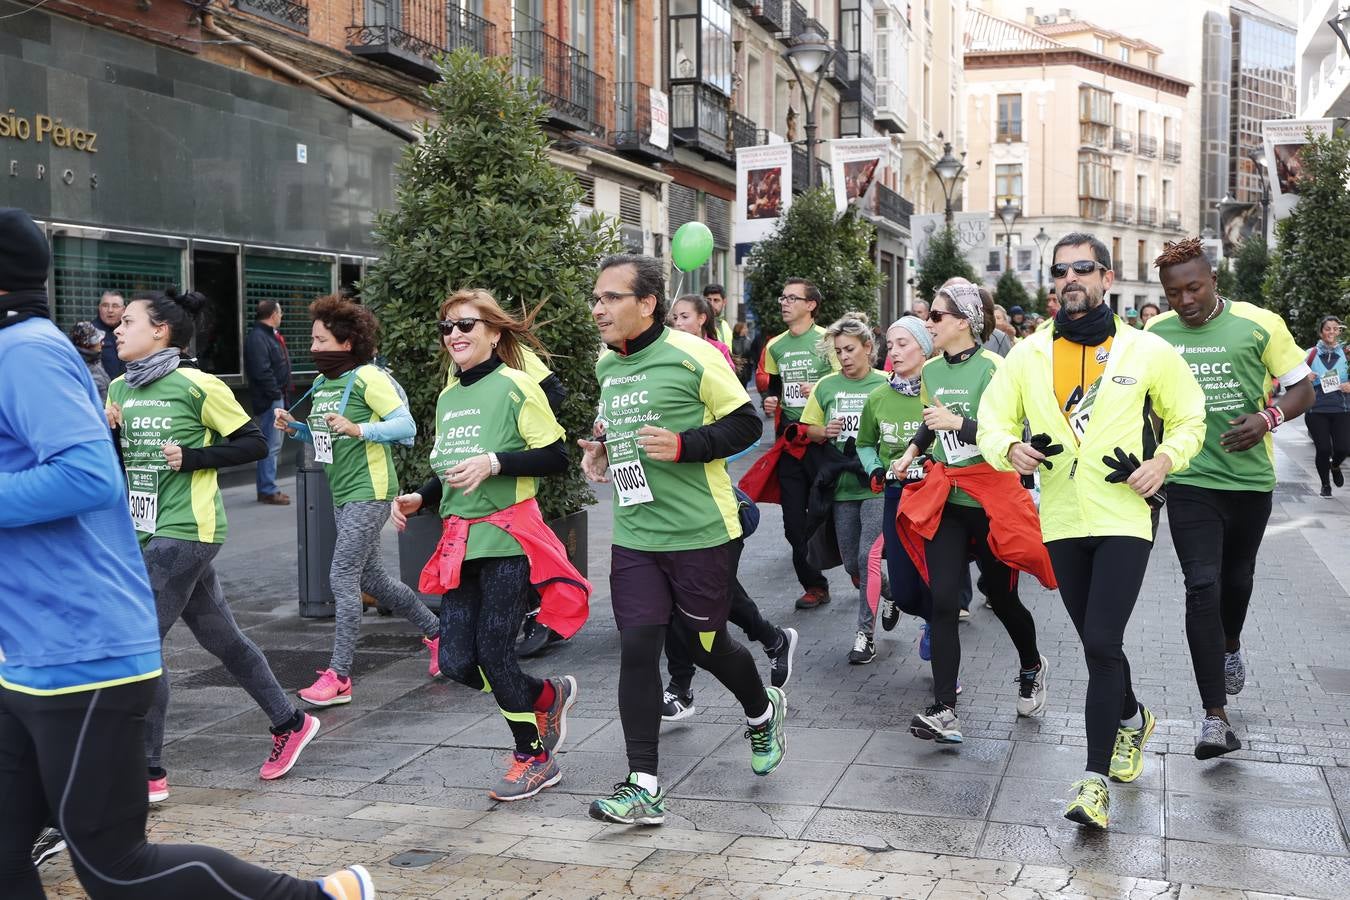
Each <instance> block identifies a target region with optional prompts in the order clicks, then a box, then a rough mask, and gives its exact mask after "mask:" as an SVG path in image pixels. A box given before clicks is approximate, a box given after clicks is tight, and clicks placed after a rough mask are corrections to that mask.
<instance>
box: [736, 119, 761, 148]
mask: <svg viewBox="0 0 1350 900" xmlns="http://www.w3.org/2000/svg"><path fill="white" fill-rule="evenodd" d="M759 133H760V132H759V126H758V125H756V124H755V120H754V119H751V118H748V117H746V116H743V115H741V114H740V113H738V112H733V113H732V114H731V146H732V148H733V149H736V148H740V147H754V146H757V145H759V144H760V143H762V141H760V139H759Z"/></svg>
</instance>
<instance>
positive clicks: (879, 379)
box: [801, 369, 887, 500]
mask: <svg viewBox="0 0 1350 900" xmlns="http://www.w3.org/2000/svg"><path fill="white" fill-rule="evenodd" d="M886 386H887V385H886V375H885V373H883V372H878V371H877V370H876V369H868V370H867V374H866V375H864V376H863V377H862V378H859V379H858V380H856V381H854V380H853V379H851V378H849V377H847V376H846V375H844V373H843V372H834V373H832V374H830V375H826V376H825V377H824V378H822V379H820V381H818V382H816V387H815V390H813V391H811V396H810V397H809V398H807V401H806V408H805V409H803V410H802V418H801V422H802V424H803V425H820V426H824V425H826V424H828V423H829V421H830V420H831V419H841V420H842V421H843V423H844V427H843V428H842V429H841V430H840V431H839V436H838V437H837V438H835V439H834V442H833V443H834V445H835V447H837V448H838V449H839V450H841V451H842V450H843V449H844V445H845V444H847V443H848V441H849V439H850V438H853V439H854V440H855V441H857V440H860V438H859V429H860V427H861V425H862V412H863V407H864V406H865V405H866V403H867V398H868V396H869V395H871V393H872V391H874V390H876V389H877V388H878V387H886ZM875 496H876V494H873V493H872V488H871V487H870V486H869V485H866V484H862V483H860V482H859V481H858V476H856V475H853V474H850V473H848V472H845V473H844V474H843V475H840V476H839V480H838V481H837V482H835V486H834V498H835V499H836V500H870V499H872V498H873V497H875Z"/></svg>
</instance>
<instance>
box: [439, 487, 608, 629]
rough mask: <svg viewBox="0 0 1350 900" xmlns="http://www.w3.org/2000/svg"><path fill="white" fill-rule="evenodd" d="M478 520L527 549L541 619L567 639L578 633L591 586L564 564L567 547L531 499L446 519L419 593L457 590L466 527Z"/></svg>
mask: <svg viewBox="0 0 1350 900" xmlns="http://www.w3.org/2000/svg"><path fill="white" fill-rule="evenodd" d="M479 522H488V523H490V524H492V525H496V526H497V527H498V528H500V529H502V530H503V531H505V532H506V533H507V534H509V535H511V537H513V538H515V539H516V540H517V541H518V542H519V543H520V547H521V549H522V550H524V551H525V556H526V557H527V558H528V559H529V561H530V584H532V585H534V587H535V589H536V590H538V591H539V598H540V602H539V621H540V622H541V623H542V624H544V625H547V626H548V627H549V628H552V629H553V630H554V631H556V632H558V634H560V635H562V636H563V637H565V638H570V637H571V636H572V635H574V634H576V633H577V632H578V631H580V630H581V626H582V625H584V624H586V617H587V616H589V615H590V598H591V583H590V582H589V581H587V580H586V579H585V578H583V577H582V575H581V573H580V572H578V571H577V570H576V567H575V566H573V565H572V563H571V561H570V560H568V558H567V550H566V548H564V547H563V545H562V542H561V541H559V540H558V536H557V535H556V534H554V533H553V530H552V529H551V528H549V527H548V526H547V525H545V524H544V517H543V516H542V515H540V513H539V504H538V503H536V502H535V500H534V498H533V497H531V498H530V499H528V500H522V501H521V502H519V503H516V504H514V505H512V506H508V507H507V508H506V509H502V510H498V511H497V512H495V513H493V514H492V515H490V516H483V517H482V518H479V519H462V518H460V517H459V516H451V517H450V518H448V519H446V520H445V527H444V530H443V531H442V532H441V541H440V543H439V544H437V545H436V550H435V552H434V553H432V554H431V559H429V560H428V561H427V564H426V566H425V567H424V568H423V569H422V577H421V579H420V581H419V582H418V584H417V589H418V590H420V591H421V592H422V593H424V594H443V593H445V592H446V591H450V590H454V589H455V588H457V587H459V577H460V571H461V569H462V567H463V563H464V555H465V554H466V553H467V552H468V548H469V526H470V525H476V524H478V523H479Z"/></svg>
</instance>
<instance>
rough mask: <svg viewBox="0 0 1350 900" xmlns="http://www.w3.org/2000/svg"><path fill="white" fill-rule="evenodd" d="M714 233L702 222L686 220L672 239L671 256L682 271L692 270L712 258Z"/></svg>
mask: <svg viewBox="0 0 1350 900" xmlns="http://www.w3.org/2000/svg"><path fill="white" fill-rule="evenodd" d="M712 252H713V235H712V232H711V231H709V230H708V226H707V225H704V224H703V223H702V222H685V223H684V224H683V225H681V226H680V227H679V228H678V229H676V230H675V236H674V237H673V238H671V239H670V258H671V260H672V261H674V263H675V268H677V269H679V270H680V271H681V272H692V271H693V270H694V269H697V268H698V267H699V266H701V265H703V264H704V263H705V262H707V261H708V260H709V259H711V258H712Z"/></svg>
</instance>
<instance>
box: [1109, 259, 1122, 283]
mask: <svg viewBox="0 0 1350 900" xmlns="http://www.w3.org/2000/svg"><path fill="white" fill-rule="evenodd" d="M1111 271H1112V272H1114V273H1115V275H1116V281H1124V280H1125V264H1124V263H1123V262H1121V261H1120V260H1118V259H1113V260H1112V261H1111Z"/></svg>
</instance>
